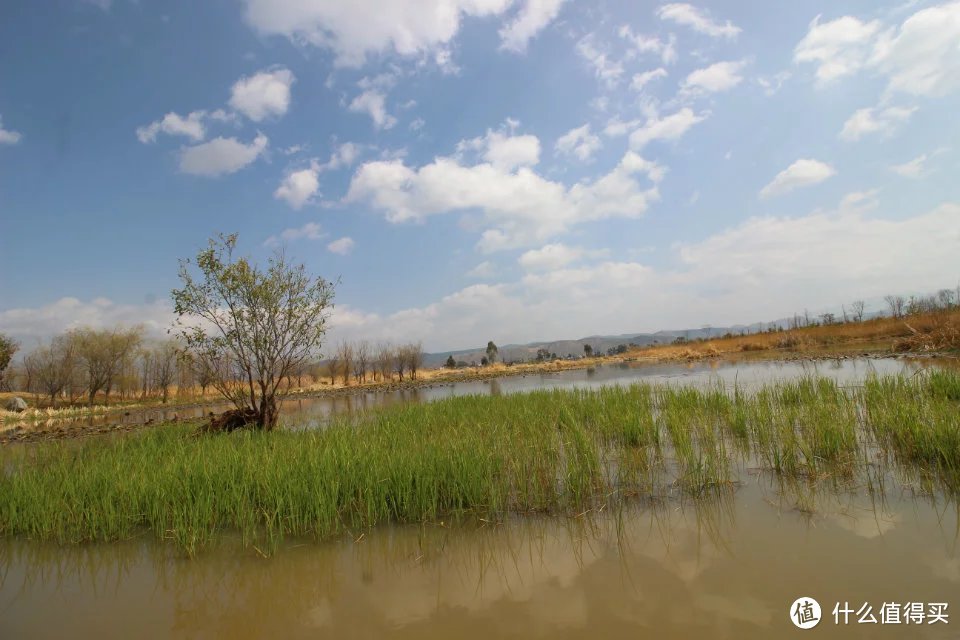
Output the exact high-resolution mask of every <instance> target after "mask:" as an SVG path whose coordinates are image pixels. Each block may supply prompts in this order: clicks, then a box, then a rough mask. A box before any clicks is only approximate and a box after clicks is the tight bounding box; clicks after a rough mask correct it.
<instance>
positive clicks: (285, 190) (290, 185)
mask: <svg viewBox="0 0 960 640" xmlns="http://www.w3.org/2000/svg"><path fill="white" fill-rule="evenodd" d="M319 191H320V163H318V162H317V161H316V160H311V161H310V166H309V167H307V168H306V169H300V170H299V171H291V172H289V173H288V174H287V175H286V176H285V177H284V179H283V182H281V183H280V186H279V187H277V190H276V191H274V192H273V197H274V198H276V199H278V200H284V201H286V203H287V204H289V205H290V207H291V208H293V209H298V210H299V209H302V208H303V207H304V205H307V204H309V203H310V202H311V201H312V200H313V197H314V196H315V195H317V193H319Z"/></svg>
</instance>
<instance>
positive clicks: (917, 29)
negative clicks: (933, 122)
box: [871, 2, 960, 97]
mask: <svg viewBox="0 0 960 640" xmlns="http://www.w3.org/2000/svg"><path fill="white" fill-rule="evenodd" d="M958 42H960V2H946V3H944V4H940V5H937V6H934V7H929V8H927V9H922V10H920V11H917V12H916V13H914V14H913V15H912V16H910V17H909V18H907V19H906V20H905V21H904V23H903V25H901V27H900V29H899V32H897V31H896V30H890V31H887V32H885V33H884V34H882V36H881V37H880V38H878V41H877V44H876V46H875V48H874V53H873V57H872V59H871V65H872V66H874V67H876V68H877V69H878V70H879V71H881V72H882V73H884V74H886V75H887V76H888V77H889V79H890V82H889V85H888V87H887V89H888V91H890V92H900V93H906V94H910V95H915V96H934V97H936V96H944V95H947V94H949V93H953V92H954V91H956V90H958V89H960V46H958V44H957V43H958Z"/></svg>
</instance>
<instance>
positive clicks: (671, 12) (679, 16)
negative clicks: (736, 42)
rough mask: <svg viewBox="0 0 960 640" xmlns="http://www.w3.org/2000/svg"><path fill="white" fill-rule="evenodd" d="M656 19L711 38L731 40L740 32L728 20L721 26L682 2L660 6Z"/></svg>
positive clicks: (705, 14) (698, 10)
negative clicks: (688, 28) (687, 28)
mask: <svg viewBox="0 0 960 640" xmlns="http://www.w3.org/2000/svg"><path fill="white" fill-rule="evenodd" d="M657 17H658V18H660V19H661V20H666V21H669V22H674V23H676V24H679V25H683V26H685V27H690V28H691V29H693V30H694V31H696V32H698V33H702V34H704V35H707V36H710V37H711V38H727V39H729V40H733V39H735V38H736V37H737V36H738V35H740V32H741V29H740V27H738V26H736V25H735V24H733V23H732V22H730V21H729V20H727V21H726V23H724V24H721V23H719V22H717V21H715V20H714V19H713V18H711V17H710V16H709V15H708V14H707V13H706V12H704V11H701V10H700V9H698V8H696V7H694V6H693V5H691V4H686V3H683V2H674V3H671V4H665V5H663V6H661V7H660V8H659V9H657Z"/></svg>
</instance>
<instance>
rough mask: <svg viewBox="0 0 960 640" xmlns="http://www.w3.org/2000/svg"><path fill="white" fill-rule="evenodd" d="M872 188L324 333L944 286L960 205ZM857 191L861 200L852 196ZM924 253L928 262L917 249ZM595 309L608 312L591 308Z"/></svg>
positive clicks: (614, 322) (723, 317) (666, 323)
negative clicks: (834, 203)
mask: <svg viewBox="0 0 960 640" xmlns="http://www.w3.org/2000/svg"><path fill="white" fill-rule="evenodd" d="M871 200H872V196H870V195H869V194H857V196H855V197H848V198H844V201H845V202H844V204H843V205H841V206H840V207H838V208H837V209H836V210H834V211H816V212H813V213H810V214H807V215H804V216H799V217H771V216H761V217H756V218H751V219H749V220H746V221H744V222H742V223H740V224H738V225H736V226H734V227H732V228H730V229H727V230H725V231H721V232H719V233H716V234H713V235H710V236H708V237H706V238H704V239H702V240H699V241H691V242H687V243H684V244H680V245H677V246H675V247H674V248H673V249H671V251H672V252H673V254H674V255H673V258H674V259H673V260H671V261H670V262H669V264H673V265H675V266H672V267H664V268H654V267H651V266H649V265H645V264H643V263H641V262H635V261H617V260H609V259H606V260H603V259H601V260H600V261H599V262H595V263H592V264H581V265H576V264H574V263H573V262H568V263H567V264H566V265H565V266H562V267H560V268H557V269H548V270H542V271H532V272H527V273H525V274H524V275H523V276H522V277H521V278H520V279H519V280H516V281H509V282H501V283H489V284H475V285H471V286H469V287H465V288H463V289H461V290H459V291H455V292H453V293H451V294H450V295H447V296H444V297H442V298H440V299H439V300H436V301H435V302H432V303H430V304H426V305H423V306H416V307H409V308H403V309H400V310H397V311H395V312H393V313H389V314H376V313H369V312H365V311H364V310H362V309H357V308H353V307H350V306H349V305H339V304H338V305H337V307H336V309H335V310H334V313H333V317H332V319H331V327H332V332H331V335H330V338H331V340H334V341H336V340H338V339H361V338H362V339H367V340H379V339H392V340H396V341H404V342H406V341H409V340H423V341H424V345H425V347H426V348H427V349H429V350H431V351H440V350H447V349H458V348H466V347H471V346H476V345H482V344H484V343H485V342H486V340H487V339H489V331H490V327H497V331H498V335H500V336H502V338H501V340H502V341H503V342H529V341H533V340H542V339H544V337H545V336H558V337H571V338H576V337H581V336H586V335H595V334H598V333H603V334H606V333H629V332H640V331H654V330H658V329H675V328H678V327H685V326H691V325H699V324H702V323H711V324H713V325H715V326H723V325H727V324H735V323H742V322H754V321H759V320H773V319H775V318H780V317H783V316H785V315H788V314H789V313H791V312H792V311H794V310H799V309H802V308H810V309H823V308H826V309H831V308H834V307H836V306H837V305H839V304H840V303H842V302H844V301H849V300H856V299H867V300H869V299H870V298H877V297H881V296H883V295H886V294H889V293H897V292H908V291H915V290H917V289H918V288H920V289H931V290H932V289H937V288H939V287H952V286H953V285H954V284H955V281H956V247H957V245H958V243H960V206H958V205H957V204H952V203H947V204H944V205H941V206H939V207H936V208H935V209H933V210H932V211H929V212H927V213H922V214H919V215H912V216H909V217H906V218H901V217H899V216H898V217H897V218H894V219H887V218H884V217H882V216H879V215H874V214H872V213H871V212H870V210H869V207H867V206H864V203H865V202H867V203H869V202H870V201H871ZM851 203H853V204H854V205H856V206H850V205H851ZM918 255H922V256H923V257H924V259H923V260H917V259H916V257H917V256H918ZM598 309H602V310H603V312H602V313H598V311H597V310H598ZM171 320H172V313H171V311H170V307H169V305H168V304H166V303H156V304H153V305H122V304H117V303H113V302H111V301H109V300H97V301H90V302H81V301H79V300H76V299H71V298H67V299H64V300H61V301H58V302H54V303H52V304H50V305H47V306H43V307H39V308H25V309H12V310H7V311H2V312H0V331H2V332H3V333H7V334H11V335H13V336H15V337H17V338H19V339H21V340H24V343H25V345H30V344H34V343H35V340H36V338H38V337H48V336H50V335H53V334H54V333H57V332H59V331H62V330H64V329H65V328H69V327H72V326H79V325H86V324H89V325H93V326H102V327H109V326H114V325H116V324H117V323H118V322H122V323H124V324H135V323H139V322H147V323H148V324H149V326H151V327H154V328H156V330H157V333H158V334H159V333H160V331H161V330H162V329H163V328H165V327H167V326H169V323H170V321H171Z"/></svg>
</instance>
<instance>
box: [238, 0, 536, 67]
mask: <svg viewBox="0 0 960 640" xmlns="http://www.w3.org/2000/svg"><path fill="white" fill-rule="evenodd" d="M245 4H246V12H245V16H244V17H245V19H246V21H247V23H248V24H250V25H251V26H252V27H253V28H255V29H256V30H257V31H259V32H260V33H262V34H266V35H282V36H286V37H287V38H289V39H290V40H292V41H294V42H296V43H306V44H310V45H313V46H317V47H323V48H326V49H330V50H332V51H333V52H334V54H335V55H336V64H337V65H339V66H351V67H359V66H361V65H363V63H364V62H365V61H366V59H367V58H368V56H370V55H377V54H389V53H397V54H399V55H402V56H414V55H420V54H424V53H430V52H434V51H436V50H438V49H442V48H444V47H446V46H447V45H449V43H450V42H451V41H452V40H453V38H454V37H455V36H456V35H457V32H458V31H459V29H460V22H461V19H462V18H463V17H465V16H473V17H483V16H493V15H502V14H503V13H504V12H505V11H506V10H507V9H508V8H509V7H510V6H511V5H512V4H513V2H512V0H352V1H351V2H343V0H285V1H284V2H281V3H278V2H276V1H275V0H245ZM534 14H535V15H534ZM539 15H541V13H540V12H538V11H537V9H533V10H532V13H531V18H529V19H528V20H527V21H526V22H525V23H524V24H521V25H519V26H518V27H517V28H516V31H515V32H512V33H513V34H514V37H516V38H520V37H521V36H523V35H525V34H526V33H530V35H532V33H531V30H532V27H533V23H534V22H535V21H536V17H537V16H539Z"/></svg>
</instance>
